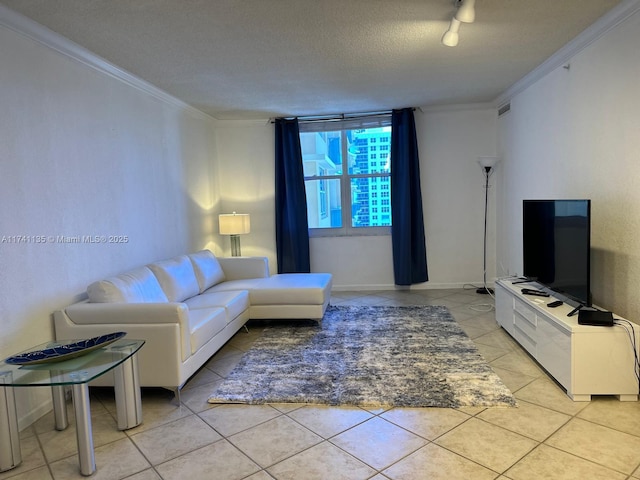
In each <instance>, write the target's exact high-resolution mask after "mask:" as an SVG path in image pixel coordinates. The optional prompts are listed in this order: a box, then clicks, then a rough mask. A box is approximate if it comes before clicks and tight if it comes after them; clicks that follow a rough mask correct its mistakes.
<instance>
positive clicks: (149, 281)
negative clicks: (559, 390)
mask: <svg viewBox="0 0 640 480" xmlns="http://www.w3.org/2000/svg"><path fill="white" fill-rule="evenodd" d="M87 294H88V295H89V301H90V302H93V303H147V302H149V303H155V302H168V299H167V296H166V295H165V294H164V292H163V291H162V288H161V287H160V284H159V283H158V279H157V278H156V277H155V275H154V274H153V273H152V272H151V270H149V269H148V268H147V267H140V268H137V269H135V270H132V271H130V272H126V273H123V274H120V275H118V276H116V277H111V278H107V279H105V280H100V281H99V282H94V283H92V284H91V285H89V286H88V287H87Z"/></svg>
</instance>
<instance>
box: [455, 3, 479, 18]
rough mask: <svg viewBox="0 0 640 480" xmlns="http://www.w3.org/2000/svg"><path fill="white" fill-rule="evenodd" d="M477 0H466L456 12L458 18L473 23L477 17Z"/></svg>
mask: <svg viewBox="0 0 640 480" xmlns="http://www.w3.org/2000/svg"><path fill="white" fill-rule="evenodd" d="M475 4H476V0H464V1H463V3H462V6H461V7H460V8H459V9H458V11H457V12H456V16H455V18H456V20H458V21H460V22H463V23H473V22H474V21H475V19H476V9H475Z"/></svg>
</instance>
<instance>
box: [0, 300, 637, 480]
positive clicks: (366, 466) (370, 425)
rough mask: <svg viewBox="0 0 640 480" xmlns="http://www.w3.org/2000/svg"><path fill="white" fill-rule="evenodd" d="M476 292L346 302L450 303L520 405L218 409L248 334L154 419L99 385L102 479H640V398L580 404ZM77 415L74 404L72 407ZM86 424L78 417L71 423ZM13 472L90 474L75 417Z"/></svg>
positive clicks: (255, 332) (158, 395) (162, 399)
mask: <svg viewBox="0 0 640 480" xmlns="http://www.w3.org/2000/svg"><path fill="white" fill-rule="evenodd" d="M491 303H492V299H491V298H490V297H488V296H486V295H478V294H476V293H475V289H469V290H465V289H457V290H425V291H412V292H408V291H392V292H386V291H385V292H335V293H334V294H333V295H332V304H334V305H445V306H447V307H449V309H450V310H451V312H452V314H453V315H454V317H455V318H456V320H457V321H458V322H459V323H460V325H461V326H462V327H463V328H464V330H465V331H466V332H467V334H468V335H469V336H470V337H471V338H472V339H473V340H474V341H475V343H476V345H477V346H478V348H479V350H480V352H481V353H482V354H483V355H484V356H485V358H486V359H487V361H489V362H490V363H491V365H492V367H493V368H494V370H495V371H496V373H498V375H500V377H501V378H502V379H503V381H504V382H505V384H506V385H507V386H508V387H509V388H510V389H511V390H512V391H513V392H514V394H515V396H516V398H517V400H518V404H519V407H518V408H461V409H440V408H394V409H390V410H366V409H362V408H354V407H321V406H311V405H308V406H302V405H262V406H241V405H223V406H213V405H209V404H208V403H207V397H208V394H209V392H210V391H211V390H212V388H213V387H214V385H215V384H216V383H217V382H220V381H221V380H222V379H223V378H224V377H225V375H227V374H228V373H229V372H230V371H231V369H232V368H233V366H234V365H235V364H236V362H237V361H238V360H239V359H240V357H241V356H242V354H243V352H244V351H246V350H247V349H248V348H249V347H250V346H251V344H252V342H253V341H255V339H256V338H257V337H258V336H259V335H260V333H261V328H260V326H258V325H254V326H252V327H251V329H250V332H249V333H246V332H244V331H240V332H239V333H238V334H237V335H236V336H235V337H234V338H233V339H232V340H231V341H230V342H229V343H228V344H227V345H226V346H225V347H224V348H223V349H222V350H221V351H220V352H219V353H218V354H216V355H215V356H214V357H213V358H212V359H211V360H210V361H209V362H208V363H207V365H206V366H205V367H204V368H203V369H201V370H200V371H199V372H198V373H197V374H196V375H195V376H194V377H193V378H192V379H191V380H190V381H189V382H188V384H187V385H186V386H185V388H184V389H183V391H182V403H181V405H177V404H176V403H175V402H173V401H172V393H171V392H169V391H166V390H162V389H143V416H144V422H143V424H142V425H140V426H138V427H136V428H134V429H131V430H128V431H125V432H120V431H118V430H117V428H116V421H115V405H114V401H113V392H112V390H111V389H92V400H91V409H92V417H93V433H94V444H95V447H96V463H97V466H98V471H97V472H96V473H95V474H94V475H93V476H92V477H91V478H95V479H122V478H128V479H131V480H157V479H165V480H173V479H189V480H199V479H207V480H210V479H215V480H242V479H246V480H268V479H278V480H289V479H291V480H293V479H295V480H313V479H322V480H341V479H342V480H364V479H373V480H385V479H392V480H417V479H429V480H437V479H464V480H467V479H474V480H476V479H477V480H483V479H502V480H506V479H512V480H529V479H531V480H540V479H567V480H568V479H580V480H584V479H589V480H594V479H603V480H616V479H620V480H624V479H627V480H630V479H640V468H639V465H640V402H618V401H617V400H616V399H614V398H608V397H595V398H594V399H593V400H592V401H591V402H573V401H571V400H570V399H569V398H568V397H567V396H566V395H565V394H564V392H563V391H562V389H560V388H559V387H558V386H557V385H556V384H555V383H554V382H553V381H551V380H550V379H549V377H548V376H547V375H546V374H545V373H544V371H542V370H541V368H540V367H539V366H538V365H537V364H536V363H535V362H534V361H532V360H531V359H530V358H529V357H528V356H527V354H525V353H524V352H523V350H522V349H521V348H520V347H519V346H518V345H517V344H516V343H515V342H514V341H513V340H512V339H511V338H510V337H509V336H508V335H507V334H506V333H505V332H504V331H503V330H501V329H500V328H499V327H498V326H497V324H496V322H495V313H494V311H493V308H492V305H491ZM70 416H71V417H72V412H71V413H70ZM72 422H73V420H72ZM21 437H22V453H23V463H22V465H20V466H19V467H18V468H16V469H14V470H12V471H8V472H4V473H2V474H0V480H2V479H5V478H13V479H15V480H32V479H33V480H47V479H74V478H83V477H81V475H80V474H79V472H78V459H77V455H76V440H75V431H74V429H73V425H72V426H71V427H70V428H69V429H67V430H66V431H63V432H58V431H55V429H54V428H53V418H52V414H51V413H49V414H48V415H46V416H44V417H43V418H41V419H40V420H38V421H37V422H36V423H35V424H33V425H31V426H30V427H28V428H27V429H25V431H23V432H22V434H21Z"/></svg>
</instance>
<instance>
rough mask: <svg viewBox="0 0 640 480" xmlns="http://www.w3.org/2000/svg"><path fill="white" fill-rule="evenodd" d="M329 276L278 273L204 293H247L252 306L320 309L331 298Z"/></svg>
mask: <svg viewBox="0 0 640 480" xmlns="http://www.w3.org/2000/svg"><path fill="white" fill-rule="evenodd" d="M331 279H332V278H331V274H330V273H281V274H277V275H272V276H271V277H269V278H249V279H245V280H231V281H227V282H223V283H220V284H218V285H215V286H214V287H211V288H210V289H209V290H207V291H206V292H205V294H207V293H209V292H224V291H230V290H249V302H250V303H251V305H252V306H253V305H323V304H324V301H325V300H326V299H327V298H328V296H329V295H331Z"/></svg>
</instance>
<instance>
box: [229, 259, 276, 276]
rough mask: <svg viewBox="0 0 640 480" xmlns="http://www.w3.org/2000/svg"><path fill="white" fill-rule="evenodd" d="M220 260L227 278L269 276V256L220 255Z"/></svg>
mask: <svg viewBox="0 0 640 480" xmlns="http://www.w3.org/2000/svg"><path fill="white" fill-rule="evenodd" d="M218 261H219V262H220V266H221V267H222V270H223V271H224V276H225V280H243V279H245V278H268V277H269V260H268V259H267V257H223V258H221V257H218Z"/></svg>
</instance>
